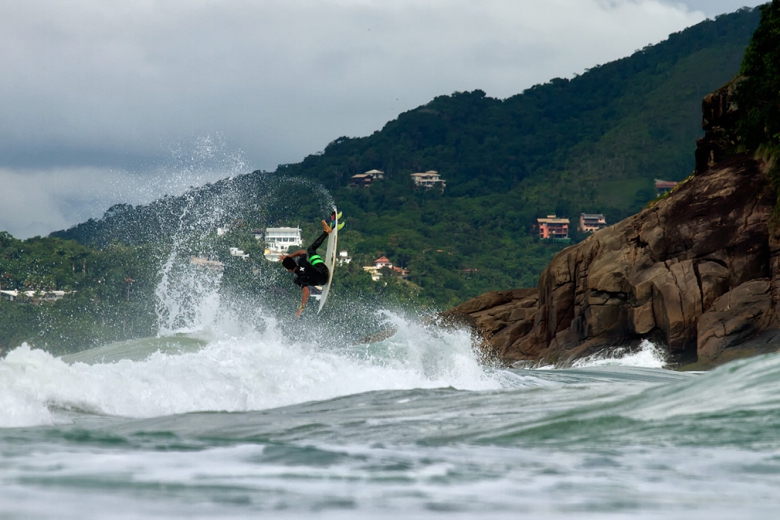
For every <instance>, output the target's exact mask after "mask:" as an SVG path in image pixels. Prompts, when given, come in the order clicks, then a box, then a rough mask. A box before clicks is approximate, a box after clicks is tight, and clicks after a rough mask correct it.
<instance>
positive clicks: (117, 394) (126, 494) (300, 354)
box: [0, 313, 780, 519]
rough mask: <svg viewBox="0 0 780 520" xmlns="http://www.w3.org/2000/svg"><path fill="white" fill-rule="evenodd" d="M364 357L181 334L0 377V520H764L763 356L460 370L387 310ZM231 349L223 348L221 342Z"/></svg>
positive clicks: (776, 369) (444, 339)
mask: <svg viewBox="0 0 780 520" xmlns="http://www.w3.org/2000/svg"><path fill="white" fill-rule="evenodd" d="M386 318H387V319H388V320H389V321H390V322H392V324H393V325H394V326H395V327H396V329H397V333H396V334H395V335H394V336H392V337H390V338H388V339H385V340H383V341H380V342H377V343H373V344H371V343H369V344H357V345H348V344H345V345H341V346H340V347H338V346H332V345H330V346H324V345H323V344H320V343H317V342H298V341H296V340H295V339H289V338H286V336H285V335H284V334H282V333H280V332H279V325H278V324H276V325H275V324H274V323H269V324H268V326H267V327H265V329H264V331H263V332H258V331H257V330H255V331H253V332H247V333H245V334H243V335H231V334H226V333H224V332H219V331H218V330H214V329H211V330H201V331H197V332H196V331H189V332H187V333H174V334H171V335H168V336H160V337H156V338H148V339H142V340H137V341H132V342H124V343H121V344H114V345H108V346H105V347H102V348H99V349H94V350H91V351H86V352H82V353H79V354H76V355H72V356H66V357H63V358H57V357H53V356H52V355H50V354H47V353H45V352H43V351H40V350H34V349H31V348H29V347H28V346H21V347H19V348H17V349H15V350H13V351H11V352H10V353H8V355H7V356H6V357H5V358H4V359H2V360H0V388H2V392H1V393H0V517H2V518H19V519H22V518H24V519H31V518H32V519H34V518H63V519H68V518H72V519H83V518H95V519H98V518H100V519H129V518H161V519H162V518H258V517H264V518H399V517H403V518H518V517H520V518H571V519H575V518H577V519H579V518H610V519H611V518H632V519H633V518H681V519H682V518H686V519H689V518H708V519H719V518H724V519H726V518H751V519H756V518H777V517H778V514H780V498H778V496H777V490H778V489H780V438H779V432H780V356H763V357H757V358H753V359H749V360H744V361H738V362H734V363H731V364H729V365H726V366H723V367H721V368H718V369H716V370H713V371H710V372H706V373H679V372H674V371H670V370H666V369H664V368H662V366H663V360H662V358H661V357H660V356H661V353H660V351H659V350H658V349H656V348H655V347H654V346H653V345H651V344H649V343H648V344H646V345H645V346H644V348H643V349H642V350H641V351H639V352H634V353H629V352H626V353H625V355H624V356H623V357H622V358H620V359H614V358H613V359H593V360H590V361H589V362H588V361H586V362H582V363H580V364H578V366H577V367H575V368H572V369H566V370H560V369H535V370H532V369H508V368H502V367H495V366H489V365H486V364H484V363H482V362H481V360H480V358H479V356H478V355H477V354H475V352H474V351H473V350H472V345H471V338H470V337H469V335H468V334H467V333H466V332H462V331H453V330H442V329H438V328H436V327H433V326H431V325H424V324H422V323H421V322H420V321H419V320H414V319H411V318H408V317H402V316H400V315H395V314H392V313H387V314H386ZM232 332H235V331H232Z"/></svg>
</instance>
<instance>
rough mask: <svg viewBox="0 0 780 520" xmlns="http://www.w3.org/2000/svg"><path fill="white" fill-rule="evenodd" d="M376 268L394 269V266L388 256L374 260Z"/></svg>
mask: <svg viewBox="0 0 780 520" xmlns="http://www.w3.org/2000/svg"><path fill="white" fill-rule="evenodd" d="M374 267H376V268H377V269H382V268H383V267H389V268H391V269H392V267H393V264H392V263H390V260H388V258H387V257H386V256H380V257H379V258H377V259H376V260H374Z"/></svg>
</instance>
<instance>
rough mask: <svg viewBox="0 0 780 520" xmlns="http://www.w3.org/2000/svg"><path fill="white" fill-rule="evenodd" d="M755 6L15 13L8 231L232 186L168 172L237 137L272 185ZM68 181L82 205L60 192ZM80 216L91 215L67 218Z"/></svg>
mask: <svg viewBox="0 0 780 520" xmlns="http://www.w3.org/2000/svg"><path fill="white" fill-rule="evenodd" d="M742 3H743V2H736V3H735V2H727V1H725V0H723V1H720V2H718V1H707V2H704V1H702V2H696V1H695V0H690V1H689V2H686V4H680V3H673V2H667V1H661V0H548V1H546V2H536V1H531V0H528V1H520V0H485V1H482V2H473V1H471V0H428V1H426V2H419V1H416V0H395V1H393V2H383V1H379V0H362V1H361V0H294V1H290V0H264V1H263V2H256V1H252V0H230V1H216V0H204V1H199V2H190V1H183V0H182V1H161V0H160V1H154V0H150V1H147V2H118V3H117V2H111V3H106V2H100V1H98V0H80V1H79V0H74V1H71V2H60V1H57V0H37V1H34V2H11V1H2V0H0V48H2V49H3V52H2V53H0V70H2V71H3V74H2V75H1V76H0V97H2V99H3V100H4V102H3V103H1V104H0V120H2V121H3V125H0V168H2V169H0V182H2V183H3V184H4V185H5V186H8V187H9V188H8V189H6V190H3V191H2V192H0V229H7V230H9V231H11V232H12V233H13V234H15V235H16V234H18V235H19V236H29V234H30V233H45V232H47V229H48V231H51V230H53V229H57V228H60V227H64V226H65V225H66V224H72V223H75V222H78V221H79V220H78V219H83V218H84V217H83V215H91V216H95V214H97V215H99V214H100V213H101V212H102V211H103V210H104V209H105V206H103V207H98V206H99V204H98V202H96V201H102V200H104V199H105V198H106V196H105V195H99V192H100V193H107V194H108V196H107V197H108V198H111V197H110V195H111V194H112V193H116V192H112V190H110V189H109V190H106V189H104V188H103V187H101V186H109V185H110V184H111V183H112V182H118V179H125V178H131V179H138V182H125V183H124V188H123V190H121V191H122V193H116V195H117V196H118V195H121V196H124V197H126V198H127V199H126V200H128V201H130V202H135V201H140V200H142V199H144V198H145V196H144V195H143V193H142V192H141V193H135V192H134V191H133V190H134V189H135V188H132V186H142V185H144V184H145V182H146V181H145V179H167V180H163V181H159V180H157V181H155V182H156V183H157V184H158V185H167V186H169V187H170V188H171V189H173V186H178V185H179V184H186V182H185V183H181V182H178V181H176V182H172V181H171V179H178V178H180V177H181V171H185V172H186V171H189V172H190V173H191V174H192V175H193V178H194V179H200V180H201V181H208V180H215V179H216V178H219V177H220V176H225V175H230V174H233V169H232V168H233V167H234V166H229V167H225V168H211V169H208V168H207V169H206V170H202V171H201V172H200V173H195V170H197V168H195V169H192V168H191V169H190V170H187V168H184V169H183V170H182V169H181V168H178V167H176V166H175V165H174V166H170V163H171V158H172V157H175V153H172V151H171V150H172V149H173V150H175V149H176V148H177V147H180V146H181V144H180V143H181V142H190V143H197V140H198V136H214V135H220V136H222V140H223V141H224V143H223V145H221V148H220V149H221V150H222V152H220V153H223V154H224V156H225V161H227V162H231V161H230V159H229V158H230V157H235V156H236V155H237V154H239V152H238V151H239V150H240V151H241V152H240V155H241V157H242V163H243V164H244V166H245V168H246V170H247V171H248V170H252V169H257V168H261V169H273V168H275V167H276V165H278V164H280V163H286V162H295V161H298V160H301V159H302V158H303V156H305V155H306V154H308V153H313V152H316V151H317V150H321V149H323V148H324V147H325V145H326V144H327V143H328V142H329V141H330V140H332V139H335V138H336V137H339V136H341V135H348V136H360V135H367V134H369V133H371V132H372V131H374V130H377V129H379V128H381V127H382V126H383V124H384V123H385V122H387V121H389V120H391V119H393V118H395V117H396V116H397V115H398V114H399V113H400V112H403V111H405V110H409V109H411V108H414V107H415V106H418V105H420V104H422V103H425V102H427V101H429V100H430V99H432V98H433V97H434V96H436V95H440V94H449V93H452V92H454V91H464V90H473V89H476V88H481V89H483V90H485V91H486V92H487V93H488V95H491V96H496V97H507V96H510V95H513V94H516V93H518V92H521V91H522V90H523V89H525V88H528V87H530V86H531V85H533V84H536V83H541V82H545V81H547V80H549V79H550V78H552V77H555V76H563V77H571V76H572V75H573V74H574V73H581V72H583V71H584V69H586V68H589V67H592V66H594V65H597V64H602V63H606V62H608V61H611V60H614V59H617V58H620V57H623V56H626V55H628V54H630V53H631V52H633V51H634V50H635V49H638V48H641V47H644V46H645V45H647V44H650V43H655V42H658V41H661V40H663V39H665V38H666V36H667V35H668V34H669V33H671V32H674V31H679V30H682V29H683V28H685V27H687V26H690V25H692V24H694V23H697V22H699V21H701V20H702V19H703V18H704V17H705V15H712V14H714V13H712V12H711V9H712V7H711V6H712V5H715V4H717V5H718V6H719V8H720V7H721V6H722V8H723V11H724V12H725V11H732V10H735V9H736V8H737V7H739V5H741V4H742ZM738 4H739V5H738ZM735 5H736V7H729V6H735ZM753 5H755V4H753ZM198 146H199V145H197V144H193V145H192V150H193V152H192V153H194V154H197V152H196V150H197V149H198ZM173 162H174V163H175V161H173ZM166 165H169V166H170V168H172V169H166V167H167V166H166ZM177 168H178V169H177ZM74 172H82V173H83V172H90V173H89V175H88V176H87V178H88V180H89V183H87V182H85V177H81V176H79V175H77V174H76V173H74ZM204 172H205V173H204ZM47 176H48V177H47ZM60 179H67V180H68V182H72V183H74V184H75V185H76V186H78V187H79V189H80V190H81V191H78V193H76V192H69V191H67V190H65V191H64V192H63V191H60V192H56V191H53V187H54V186H60V187H61V185H66V184H67V183H66V182H65V181H64V180H60ZM36 183H38V184H36ZM191 184H197V182H192V183H191ZM11 186H13V190H12V189H11V188H10V187H11ZM20 187H24V188H25V190H33V191H36V187H37V191H38V192H39V193H40V192H41V190H42V191H43V192H46V193H47V195H46V196H41V197H40V200H47V201H49V202H48V205H46V208H43V207H41V208H40V209H39V211H37V214H36V215H33V214H28V215H25V208H31V207H32V206H31V205H29V204H26V205H25V204H22V205H21V206H19V207H17V208H15V209H12V206H13V204H15V203H12V202H10V201H9V200H8V197H9V196H10V195H9V194H10V193H11V192H12V191H13V193H14V196H15V199H14V200H16V201H18V200H22V199H24V198H25V196H26V195H25V193H26V192H25V191H20V189H19V188H20ZM101 190H102V192H101ZM87 192H93V195H94V196H93V195H88V194H87ZM124 192H127V193H124ZM78 194H81V196H82V198H81V199H78V198H76V199H74V197H77V195H78ZM98 195H99V196H98ZM68 197H69V198H68ZM64 198H68V200H69V201H70V202H67V201H65V202H62V200H64ZM115 198H116V197H115ZM73 200H80V201H81V202H80V204H81V205H82V206H83V207H84V208H85V209H84V211H83V212H82V213H80V214H77V213H78V212H76V213H74V212H72V211H71V212H68V211H66V209H67V208H68V207H72V206H73V203H72V201H73ZM116 201H118V200H114V201H111V202H116ZM58 208H59V209H58ZM63 208H65V209H63ZM74 219H76V220H74ZM34 221H40V222H41V224H40V225H39V226H38V227H36V228H35V231H31V229H33V228H27V227H26V226H25V222H26V223H28V224H29V223H30V222H34Z"/></svg>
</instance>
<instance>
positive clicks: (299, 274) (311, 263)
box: [293, 233, 330, 287]
mask: <svg viewBox="0 0 780 520" xmlns="http://www.w3.org/2000/svg"><path fill="white" fill-rule="evenodd" d="M327 237H328V234H327V233H323V234H321V235H320V237H319V238H318V239H317V240H315V241H314V243H313V244H312V245H310V246H309V248H308V249H307V250H306V257H305V258H304V257H303V256H299V257H297V258H296V259H295V260H296V261H297V262H298V267H296V268H295V280H293V281H294V282H295V285H298V286H300V287H307V286H309V287H310V286H313V285H324V284H326V283H328V276H329V273H330V272H329V271H328V266H326V265H325V262H323V261H322V258H320V255H318V254H317V248H318V247H320V246H321V245H322V242H323V241H324V240H325V239H326V238H327Z"/></svg>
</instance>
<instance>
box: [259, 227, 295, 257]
mask: <svg viewBox="0 0 780 520" xmlns="http://www.w3.org/2000/svg"><path fill="white" fill-rule="evenodd" d="M265 245H266V248H267V249H266V250H265V257H266V258H267V259H268V260H271V261H272V262H276V261H277V260H279V257H280V256H281V255H282V254H284V253H286V252H287V251H288V250H289V249H290V248H291V247H302V246H303V239H302V238H301V228H297V227H295V228H293V227H277V228H272V227H269V228H266V230H265Z"/></svg>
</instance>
